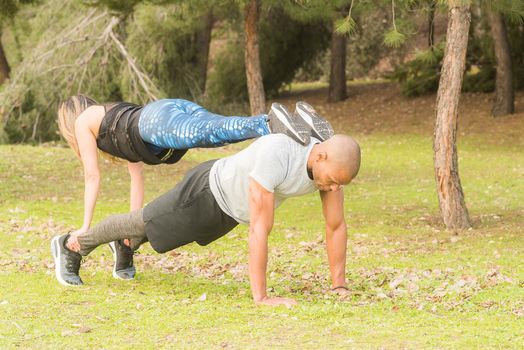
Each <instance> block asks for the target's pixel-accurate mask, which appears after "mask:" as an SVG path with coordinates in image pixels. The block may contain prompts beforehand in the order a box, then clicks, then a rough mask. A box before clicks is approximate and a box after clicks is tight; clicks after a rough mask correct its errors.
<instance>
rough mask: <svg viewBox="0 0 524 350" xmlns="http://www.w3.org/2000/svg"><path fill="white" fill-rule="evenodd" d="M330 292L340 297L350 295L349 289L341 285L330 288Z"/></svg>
mask: <svg viewBox="0 0 524 350" xmlns="http://www.w3.org/2000/svg"><path fill="white" fill-rule="evenodd" d="M330 293H332V294H336V295H338V296H340V297H348V296H350V295H352V293H351V291H350V290H349V289H348V288H347V287H342V286H341V287H338V288H333V289H330Z"/></svg>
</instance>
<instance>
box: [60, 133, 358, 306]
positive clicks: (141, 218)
mask: <svg viewBox="0 0 524 350" xmlns="http://www.w3.org/2000/svg"><path fill="white" fill-rule="evenodd" d="M313 135H315V134H313ZM317 136H321V135H318V134H317ZM329 136H331V135H329ZM326 138H327V137H326ZM359 168H360V147H359V145H358V144H357V143H356V142H355V141H354V140H353V139H352V138H351V137H349V136H345V135H334V136H332V137H330V138H327V139H326V140H325V141H323V142H322V141H320V140H318V139H317V138H314V137H311V141H310V142H309V144H308V145H306V146H302V145H300V144H298V143H296V142H294V141H293V140H292V139H291V138H289V137H287V136H285V135H279V134H275V135H267V136H263V137H261V138H259V139H258V140H256V141H255V142H253V143H252V144H251V145H250V146H249V147H247V148H246V149H244V150H242V151H240V152H238V153H237V154H235V155H232V156H229V157H226V158H223V159H219V160H212V161H207V162H205V163H202V164H200V165H198V166H197V167H195V168H193V169H192V170H190V171H189V172H188V173H187V174H186V176H185V177H184V179H183V180H182V181H181V182H180V183H179V184H177V185H176V186H175V187H174V188H173V189H172V190H170V191H169V192H167V193H165V194H164V195H161V196H160V197H158V198H156V199H155V200H153V201H152V202H150V203H149V204H148V205H146V206H145V207H144V208H143V209H139V210H136V211H133V212H130V213H127V214H120V215H112V216H110V217H108V218H106V219H105V220H103V221H101V222H100V223H98V224H97V225H96V226H95V227H93V228H92V229H90V230H89V231H87V232H86V233H84V234H81V235H79V236H78V240H77V241H74V242H70V243H68V242H67V240H68V238H69V235H68V234H65V235H62V236H56V237H55V238H53V241H52V243H51V248H52V252H53V256H54V259H55V269H56V277H57V279H58V281H59V282H60V283H62V284H65V285H80V284H83V282H82V280H81V279H80V276H79V270H80V262H81V258H82V256H86V255H88V254H89V253H90V252H91V251H92V250H93V249H95V248H96V247H97V246H99V245H101V244H104V243H108V242H112V241H122V240H124V239H129V245H130V247H131V248H132V249H133V250H136V249H137V248H138V247H139V246H140V245H141V244H142V243H144V242H146V241H149V243H150V244H151V246H152V247H153V249H154V250H155V251H157V252H158V253H164V252H167V251H170V250H172V249H175V248H178V247H180V246H183V245H185V244H188V243H191V242H197V243H198V244H199V245H207V244H209V243H211V242H212V241H214V240H216V239H218V238H220V237H221V236H223V235H225V234H226V233H228V232H230V231H231V230H232V229H233V228H234V227H235V226H237V225H238V224H239V223H241V224H247V225H249V237H248V242H249V278H250V283H251V292H252V295H253V299H254V301H255V302H256V303H257V304H267V305H287V306H289V305H292V304H295V301H294V300H293V299H289V298H282V297H270V296H268V295H267V289H266V268H267V252H268V235H269V233H270V232H271V229H272V227H273V218H274V211H275V208H277V207H278V206H279V205H280V204H282V202H283V201H284V200H285V199H286V198H289V197H297V196H301V195H304V194H307V193H311V192H314V191H317V190H319V192H320V198H321V201H322V211H323V214H324V218H325V222H326V244H327V253H328V262H329V268H330V272H331V280H332V288H333V289H334V290H339V291H342V292H343V291H344V290H345V289H347V288H346V281H345V265H346V244H347V232H346V231H347V228H346V222H345V219H344V195H343V189H342V186H343V185H346V184H349V183H350V182H351V180H352V179H353V178H354V177H355V176H356V175H357V173H358V170H359ZM115 268H119V267H115ZM120 268H126V267H125V266H124V267H120Z"/></svg>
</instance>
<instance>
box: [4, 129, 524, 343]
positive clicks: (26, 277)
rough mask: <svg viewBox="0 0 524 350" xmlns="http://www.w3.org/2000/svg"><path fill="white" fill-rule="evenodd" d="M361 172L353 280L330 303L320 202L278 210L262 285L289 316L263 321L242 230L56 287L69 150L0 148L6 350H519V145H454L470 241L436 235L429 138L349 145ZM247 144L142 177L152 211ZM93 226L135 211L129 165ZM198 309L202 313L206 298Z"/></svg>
mask: <svg viewBox="0 0 524 350" xmlns="http://www.w3.org/2000/svg"><path fill="white" fill-rule="evenodd" d="M355 136H356V137H357V139H358V140H359V142H360V144H361V146H362V155H363V162H362V169H361V173H360V174H359V176H358V178H357V180H356V181H355V182H354V183H353V184H351V185H350V186H347V187H346V189H345V196H346V198H345V202H346V217H347V221H348V224H349V239H350V240H349V245H348V246H349V249H348V259H347V276H348V281H349V287H350V288H351V290H352V292H353V294H352V296H351V297H349V298H347V299H344V300H341V299H338V298H337V297H335V296H333V295H330V294H329V293H326V290H327V289H328V288H329V279H328V267H327V262H326V258H325V246H324V241H323V220H322V216H321V213H320V210H319V209H320V201H319V198H318V194H312V195H308V196H305V197H302V198H296V199H292V200H289V201H287V202H286V203H285V204H284V205H283V206H282V207H281V208H280V209H279V210H278V211H277V215H276V223H275V226H274V230H273V232H272V234H271V236H270V261H269V273H268V276H269V277H268V285H269V286H270V287H271V289H272V293H273V294H279V295H283V296H288V297H292V298H296V299H297V300H298V302H299V304H298V306H296V307H294V308H293V309H286V308H269V307H257V306H255V305H254V304H253V302H252V301H251V298H250V291H249V282H248V278H247V272H246V269H247V243H246V236H247V228H246V227H238V228H237V229H235V230H234V231H233V232H232V233H230V234H229V235H227V236H225V237H224V238H223V239H221V240H219V241H217V242H215V243H213V244H211V245H210V246H208V247H199V246H197V245H190V246H187V247H183V248H181V249H178V250H176V251H175V252H172V253H168V254H164V255H158V254H156V253H154V252H153V251H152V250H151V248H150V247H148V246H147V247H144V248H141V250H140V253H139V254H138V255H137V257H136V265H137V268H138V276H137V279H136V280H135V281H132V282H122V281H116V280H114V279H113V278H112V277H111V255H110V251H109V248H108V247H101V248H100V249H98V250H97V251H95V252H94V253H93V254H92V256H90V257H88V258H87V259H86V261H85V262H84V264H83V266H82V270H81V274H82V278H83V280H84V282H85V283H86V285H85V286H83V287H80V288H65V287H62V286H60V285H59V284H58V283H57V282H56V281H55V279H54V275H53V273H54V270H53V265H52V263H53V261H52V259H51V256H50V252H49V242H50V239H51V237H52V236H54V235H56V234H61V233H64V232H66V231H67V230H70V229H73V228H76V227H77V226H79V225H80V223H81V222H80V220H81V218H82V201H81V199H82V193H83V192H82V191H83V182H82V171H81V167H80V164H79V162H78V161H77V160H76V159H75V158H74V156H73V154H72V152H71V151H70V150H68V149H66V148H61V147H54V146H47V147H45V146H41V147H31V146H0V154H1V155H2V156H1V157H0V194H1V197H0V232H1V237H2V243H1V249H0V348H2V349H15V348H23V349H56V348H65V347H66V346H67V347H77V348H89V349H91V348H95V349H98V348H104V349H114V348H131V347H137V348H141V349H157V348H166V349H171V348H186V349H195V348H197V349H199V348H228V349H230V348H233V349H244V348H256V349H258V348H290V349H303V348H310V349H325V348H338V349H351V348H356V349H361V348H376V349H382V348H384V349H399V348H409V349H419V348H439V349H440V348H450V349H455V348H458V349H465V348H466V349H469V348H503V349H508V348H514V349H519V348H521V347H522V344H523V343H524V327H523V325H524V320H523V317H524V268H522V261H524V240H523V239H522V232H523V218H524V209H523V207H522V198H523V197H522V194H523V193H524V181H523V180H524V154H523V152H522V147H523V146H524V141H523V140H522V139H520V140H519V139H515V140H514V142H509V143H508V142H507V140H506V141H503V140H499V141H496V140H495V141H494V140H491V138H490V136H489V134H488V133H486V134H481V135H478V134H475V135H467V136H464V137H461V138H460V143H459V156H460V175H461V180H462V184H463V187H464V191H465V194H466V202H467V204H468V208H469V211H470V215H471V217H472V220H473V222H474V225H475V227H474V229H472V230H468V231H465V232H458V233H454V232H449V231H446V230H444V228H443V227H442V226H441V224H440V221H439V214H438V204H437V199H436V194H435V184H434V178H433V176H434V175H433V164H432V140H431V136H424V135H414V134H398V133H397V134H386V133H381V134H360V135H355ZM245 146H246V144H237V145H234V146H229V147H226V148H223V149H215V150H198V151H191V152H189V153H188V155H187V156H186V157H185V158H184V160H183V161H181V162H180V163H179V164H176V165H174V166H157V167H148V168H147V169H146V179H147V183H146V197H147V200H151V199H152V198H154V197H155V196H156V195H158V194H160V193H162V192H163V191H165V190H167V189H169V188H171V187H172V186H173V185H174V184H176V182H177V181H179V180H180V179H181V177H182V176H183V174H184V173H185V171H186V170H188V169H189V168H190V167H192V166H194V165H195V164H197V163H198V162H201V161H204V160H206V159H211V158H216V157H221V156H224V155H227V154H230V153H232V152H234V151H235V150H238V149H240V148H242V147H245ZM102 171H103V179H104V180H103V183H102V188H101V194H100V199H99V202H98V206H97V211H96V215H95V221H99V220H101V219H102V218H104V217H105V216H107V215H109V214H112V213H119V212H124V211H126V210H127V206H128V176H127V174H126V171H125V166H123V165H122V164H111V163H109V162H103V163H102ZM204 293H205V294H206V298H205V300H203V301H200V300H199V298H201V296H202V295H203V294H204Z"/></svg>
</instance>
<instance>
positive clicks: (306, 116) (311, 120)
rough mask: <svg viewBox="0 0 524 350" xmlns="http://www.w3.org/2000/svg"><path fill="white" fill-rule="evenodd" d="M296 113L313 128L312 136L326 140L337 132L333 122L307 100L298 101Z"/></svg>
mask: <svg viewBox="0 0 524 350" xmlns="http://www.w3.org/2000/svg"><path fill="white" fill-rule="evenodd" d="M295 115H296V116H297V117H300V118H302V120H304V122H306V124H307V125H308V126H309V128H311V136H313V137H314V138H317V139H319V140H320V141H326V140H327V139H329V138H330V137H331V136H333V135H334V134H335V132H334V131H333V127H332V126H331V124H330V123H329V122H328V121H327V120H326V119H324V118H322V117H321V116H320V115H319V114H318V113H317V111H315V109H314V108H313V107H311V105H309V104H307V103H306V102H302V101H300V102H297V104H296V108H295Z"/></svg>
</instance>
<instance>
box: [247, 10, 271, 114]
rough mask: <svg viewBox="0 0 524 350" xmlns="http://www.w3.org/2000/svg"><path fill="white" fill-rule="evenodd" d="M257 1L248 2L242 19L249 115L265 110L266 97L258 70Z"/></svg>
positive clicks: (259, 70) (260, 72)
mask: <svg viewBox="0 0 524 350" xmlns="http://www.w3.org/2000/svg"><path fill="white" fill-rule="evenodd" d="M259 2H260V1H259V0H250V1H249V3H248V4H247V6H246V10H245V19H244V32H245V35H246V42H245V45H246V47H245V55H244V60H245V65H246V77H247V89H248V94H249V106H250V108H251V114H252V115H256V114H261V113H264V112H265V109H266V95H265V92H264V83H263V81H262V71H261V68H260V54H259V48H258V32H257V23H258V9H259Z"/></svg>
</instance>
